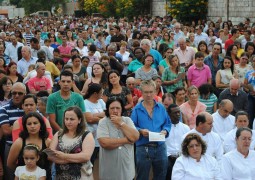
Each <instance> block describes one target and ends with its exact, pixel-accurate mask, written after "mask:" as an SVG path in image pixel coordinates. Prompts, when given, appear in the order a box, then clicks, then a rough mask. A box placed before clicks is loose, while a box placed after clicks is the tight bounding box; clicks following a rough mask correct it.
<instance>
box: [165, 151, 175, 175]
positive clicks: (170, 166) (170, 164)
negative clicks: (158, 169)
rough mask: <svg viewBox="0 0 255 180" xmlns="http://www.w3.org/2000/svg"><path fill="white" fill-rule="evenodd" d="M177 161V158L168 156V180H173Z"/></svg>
mask: <svg viewBox="0 0 255 180" xmlns="http://www.w3.org/2000/svg"><path fill="white" fill-rule="evenodd" d="M176 159H177V157H174V156H168V165H167V174H166V180H171V178H172V171H173V167H174V163H175V161H176Z"/></svg>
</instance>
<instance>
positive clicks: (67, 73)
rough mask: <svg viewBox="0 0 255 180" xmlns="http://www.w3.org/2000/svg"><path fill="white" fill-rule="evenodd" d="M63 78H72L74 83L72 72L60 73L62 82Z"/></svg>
mask: <svg viewBox="0 0 255 180" xmlns="http://www.w3.org/2000/svg"><path fill="white" fill-rule="evenodd" d="M62 76H70V77H71V79H72V81H73V73H71V72H70V71H62V72H61V73H60V80H61V77H62Z"/></svg>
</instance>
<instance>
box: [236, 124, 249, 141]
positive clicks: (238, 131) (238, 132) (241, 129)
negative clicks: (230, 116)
mask: <svg viewBox="0 0 255 180" xmlns="http://www.w3.org/2000/svg"><path fill="white" fill-rule="evenodd" d="M243 131H248V132H250V133H251V135H252V130H251V129H250V128H248V127H240V128H238V129H237V131H236V139H237V138H239V136H241V133H242V132H243Z"/></svg>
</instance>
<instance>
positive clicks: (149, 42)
mask: <svg viewBox="0 0 255 180" xmlns="http://www.w3.org/2000/svg"><path fill="white" fill-rule="evenodd" d="M142 45H148V46H150V48H151V41H150V40H149V39H143V40H141V43H140V46H142Z"/></svg>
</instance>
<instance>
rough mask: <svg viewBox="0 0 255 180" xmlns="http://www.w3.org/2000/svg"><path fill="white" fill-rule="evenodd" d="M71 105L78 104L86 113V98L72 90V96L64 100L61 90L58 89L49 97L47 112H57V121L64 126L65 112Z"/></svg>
mask: <svg viewBox="0 0 255 180" xmlns="http://www.w3.org/2000/svg"><path fill="white" fill-rule="evenodd" d="M71 106H78V107H79V108H81V110H82V112H83V113H85V105H84V100H83V98H82V96H81V95H80V94H78V93H75V92H71V95H70V98H69V99H67V100H64V99H63V98H62V97H61V95H60V91H57V92H55V93H52V94H51V95H50V96H49V97H48V101H47V106H46V113H47V114H55V115H56V122H57V124H58V125H59V126H60V127H61V128H62V127H63V117H64V112H65V110H66V109H67V108H69V107H71Z"/></svg>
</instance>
